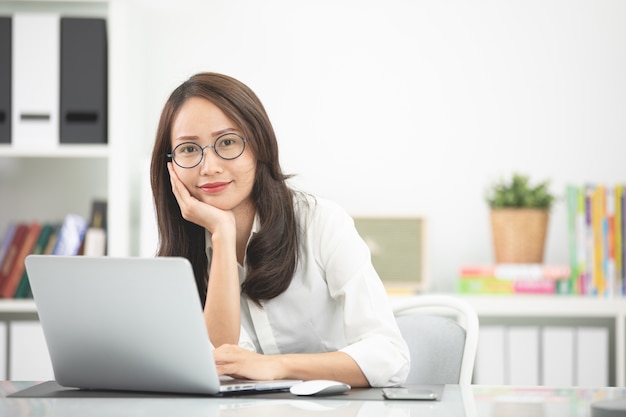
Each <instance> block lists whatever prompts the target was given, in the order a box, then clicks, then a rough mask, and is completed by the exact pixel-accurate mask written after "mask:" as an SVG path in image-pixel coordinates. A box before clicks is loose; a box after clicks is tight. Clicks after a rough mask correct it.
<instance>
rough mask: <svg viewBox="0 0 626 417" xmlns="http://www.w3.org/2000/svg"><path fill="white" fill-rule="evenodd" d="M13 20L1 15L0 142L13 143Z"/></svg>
mask: <svg viewBox="0 0 626 417" xmlns="http://www.w3.org/2000/svg"><path fill="white" fill-rule="evenodd" d="M12 23H13V21H12V19H11V18H10V17H3V16H0V143H11V118H12V114H11V100H12V97H13V96H12V75H11V74H12V72H11V65H12V59H11V58H12V48H11V45H12V38H13V36H12V35H13V29H12V28H13V25H12Z"/></svg>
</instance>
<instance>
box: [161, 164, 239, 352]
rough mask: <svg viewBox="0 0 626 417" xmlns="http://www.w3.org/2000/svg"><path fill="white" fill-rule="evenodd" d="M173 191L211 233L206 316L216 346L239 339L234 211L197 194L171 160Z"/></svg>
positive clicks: (195, 220)
mask: <svg viewBox="0 0 626 417" xmlns="http://www.w3.org/2000/svg"><path fill="white" fill-rule="evenodd" d="M168 169H169V173H170V180H171V183H172V191H173V193H174V196H175V197H176V200H177V201H178V205H179V206H180V211H181V214H182V216H183V218H184V219H185V220H187V221H190V222H193V223H195V224H197V225H198V226H201V227H203V228H204V229H206V230H208V231H209V232H210V233H211V236H212V238H211V242H212V247H213V257H212V260H211V269H210V272H209V275H210V277H211V278H210V279H209V283H208V286H207V296H206V303H205V307H204V319H205V322H206V326H207V331H208V333H209V337H210V339H211V343H212V344H213V346H220V345H223V344H225V343H226V344H227V343H235V344H236V343H237V342H238V341H239V331H240V328H241V316H240V314H241V313H240V307H239V302H240V300H239V275H238V272H237V252H236V239H237V228H236V222H235V215H234V213H233V212H232V211H224V210H220V209H218V208H215V207H213V206H210V205H208V204H206V203H203V202H201V201H199V200H198V199H196V198H195V197H193V196H192V195H191V194H190V193H189V190H187V188H186V187H185V185H184V184H183V183H182V181H181V180H180V179H179V178H178V175H177V174H176V171H175V170H174V169H173V166H172V163H171V162H170V163H168Z"/></svg>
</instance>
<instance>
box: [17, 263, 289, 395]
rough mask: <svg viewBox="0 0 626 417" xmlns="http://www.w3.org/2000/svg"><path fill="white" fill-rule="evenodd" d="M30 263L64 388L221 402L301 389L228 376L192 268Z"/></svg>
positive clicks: (284, 382)
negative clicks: (218, 362)
mask: <svg viewBox="0 0 626 417" xmlns="http://www.w3.org/2000/svg"><path fill="white" fill-rule="evenodd" d="M25 263H26V271H27V273H28V279H29V281H30V285H31V289H32V293H33V298H34V300H35V304H36V306H37V312H38V315H39V320H40V322H41V326H42V328H43V332H44V336H45V339H46V343H47V345H48V352H49V353H50V359H51V362H52V368H53V371H54V376H55V379H56V382H57V383H58V384H60V385H62V386H64V387H71V388H81V389H90V390H117V391H144V392H170V393H187V394H208V395H216V394H220V393H234V392H244V391H248V392H257V391H275V390H283V389H288V388H289V387H291V386H292V385H294V384H296V383H299V382H301V381H299V380H273V381H251V380H236V379H232V378H228V377H220V376H218V373H217V369H216V366H215V362H214V359H213V353H212V352H213V346H212V345H211V343H210V341H209V336H208V334H207V329H206V326H205V323H204V317H203V312H202V307H201V305H200V298H199V296H198V290H197V288H196V284H195V279H194V275H193V270H192V267H191V264H190V262H189V261H188V260H187V259H184V258H176V257H157V258H116V257H86V256H54V255H29V256H28V257H27V258H26V261H25Z"/></svg>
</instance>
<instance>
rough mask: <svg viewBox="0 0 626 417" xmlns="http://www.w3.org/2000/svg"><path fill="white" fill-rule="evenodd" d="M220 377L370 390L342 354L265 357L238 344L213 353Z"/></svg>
mask: <svg viewBox="0 0 626 417" xmlns="http://www.w3.org/2000/svg"><path fill="white" fill-rule="evenodd" d="M213 355H214V357H215V362H216V363H217V370H218V372H219V374H220V375H229V376H232V377H236V378H248V379H261V380H266V379H302V380H311V379H330V380H333V381H339V382H344V383H346V384H349V385H350V386H352V387H369V382H368V381H367V379H366V378H365V375H364V374H363V372H361V369H360V368H359V365H357V363H356V362H355V361H354V359H352V358H351V357H350V356H349V355H347V354H345V353H343V352H327V353H307V354H304V353H293V354H283V355H262V354H258V353H254V352H250V351H247V350H245V349H243V348H240V347H239V346H235V345H223V346H220V347H218V348H217V349H215V351H214V353H213Z"/></svg>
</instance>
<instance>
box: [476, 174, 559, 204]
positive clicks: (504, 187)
mask: <svg viewBox="0 0 626 417" xmlns="http://www.w3.org/2000/svg"><path fill="white" fill-rule="evenodd" d="M549 185H550V181H549V180H546V181H543V182H541V183H539V184H537V185H534V186H533V185H531V184H530V180H529V178H528V176H525V175H521V174H517V173H515V174H513V178H512V179H511V180H510V181H505V180H501V181H499V182H497V183H496V184H494V185H493V186H492V187H491V188H490V189H489V190H488V191H487V195H486V200H487V203H488V204H489V207H491V208H541V209H549V208H550V207H552V203H553V202H554V195H553V194H552V193H551V192H550V191H549V189H548V186H549Z"/></svg>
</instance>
